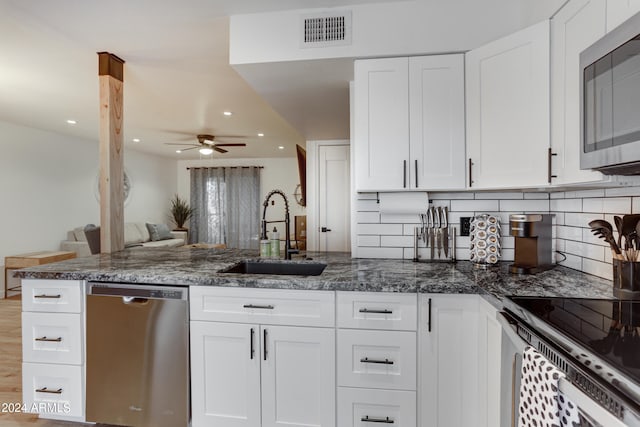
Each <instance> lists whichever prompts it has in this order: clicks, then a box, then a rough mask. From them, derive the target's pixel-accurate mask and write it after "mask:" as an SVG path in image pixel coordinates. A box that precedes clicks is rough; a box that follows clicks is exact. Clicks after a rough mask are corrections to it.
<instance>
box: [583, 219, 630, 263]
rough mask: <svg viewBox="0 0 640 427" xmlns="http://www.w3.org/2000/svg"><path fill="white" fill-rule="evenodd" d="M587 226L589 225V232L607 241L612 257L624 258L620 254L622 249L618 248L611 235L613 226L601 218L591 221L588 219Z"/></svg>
mask: <svg viewBox="0 0 640 427" xmlns="http://www.w3.org/2000/svg"><path fill="white" fill-rule="evenodd" d="M589 227H591V232H592V233H593V234H594V235H595V236H596V237H598V238H600V239H604V241H605V242H607V243H609V246H611V250H612V253H613V257H614V258H617V259H624V257H623V256H622V251H621V250H620V247H619V246H618V244H617V243H616V240H615V239H614V237H613V227H612V226H611V224H610V223H609V222H608V221H605V220H603V219H595V220H593V221H589Z"/></svg>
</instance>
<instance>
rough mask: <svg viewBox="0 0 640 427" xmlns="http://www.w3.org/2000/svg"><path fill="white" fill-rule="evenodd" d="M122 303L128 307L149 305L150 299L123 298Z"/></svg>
mask: <svg viewBox="0 0 640 427" xmlns="http://www.w3.org/2000/svg"><path fill="white" fill-rule="evenodd" d="M122 303H123V304H127V305H147V304H148V303H149V298H138V297H122Z"/></svg>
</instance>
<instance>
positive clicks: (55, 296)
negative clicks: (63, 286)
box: [33, 294, 62, 299]
mask: <svg viewBox="0 0 640 427" xmlns="http://www.w3.org/2000/svg"><path fill="white" fill-rule="evenodd" d="M33 297H34V298H46V299H60V298H62V295H60V294H58V295H47V294H41V295H34V296H33Z"/></svg>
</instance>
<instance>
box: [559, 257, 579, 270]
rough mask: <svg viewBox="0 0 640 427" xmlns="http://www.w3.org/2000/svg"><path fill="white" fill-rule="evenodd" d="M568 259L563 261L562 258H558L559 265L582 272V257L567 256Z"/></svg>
mask: <svg viewBox="0 0 640 427" xmlns="http://www.w3.org/2000/svg"><path fill="white" fill-rule="evenodd" d="M565 255H566V257H567V259H565V260H564V261H560V260H562V256H560V257H559V258H558V264H560V265H564V266H565V267H569V268H573V269H574V270H582V257H581V256H577V255H571V254H565Z"/></svg>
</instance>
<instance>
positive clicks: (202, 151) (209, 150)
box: [198, 147, 213, 156]
mask: <svg viewBox="0 0 640 427" xmlns="http://www.w3.org/2000/svg"><path fill="white" fill-rule="evenodd" d="M198 151H199V152H200V154H203V155H205V156H208V155H209V154H211V153H213V149H212V148H209V147H202V148H201V149H199V150H198Z"/></svg>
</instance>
